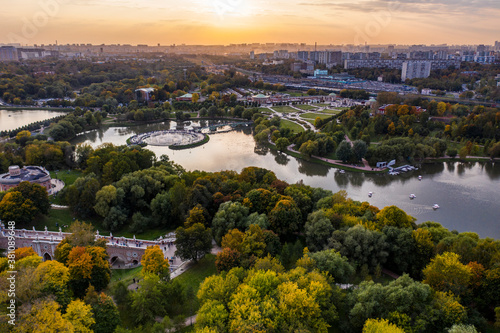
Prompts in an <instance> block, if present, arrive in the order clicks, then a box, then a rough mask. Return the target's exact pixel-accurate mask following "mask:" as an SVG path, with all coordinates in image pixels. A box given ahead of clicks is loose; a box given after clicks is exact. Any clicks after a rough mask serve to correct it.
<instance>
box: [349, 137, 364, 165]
mask: <svg viewBox="0 0 500 333" xmlns="http://www.w3.org/2000/svg"><path fill="white" fill-rule="evenodd" d="M367 151H368V148H367V146H366V142H364V141H361V140H357V141H354V143H353V147H352V153H353V155H354V156H355V157H356V159H357V160H358V161H360V160H361V159H363V158H364V157H365V155H366V152H367Z"/></svg>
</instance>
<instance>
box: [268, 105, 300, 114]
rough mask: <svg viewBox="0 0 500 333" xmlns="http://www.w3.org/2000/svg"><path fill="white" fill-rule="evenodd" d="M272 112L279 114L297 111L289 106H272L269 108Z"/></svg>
mask: <svg viewBox="0 0 500 333" xmlns="http://www.w3.org/2000/svg"><path fill="white" fill-rule="evenodd" d="M271 108H272V109H273V110H274V111H276V112H280V113H295V112H297V111H298V110H296V109H294V108H292V107H290V106H273V107H271Z"/></svg>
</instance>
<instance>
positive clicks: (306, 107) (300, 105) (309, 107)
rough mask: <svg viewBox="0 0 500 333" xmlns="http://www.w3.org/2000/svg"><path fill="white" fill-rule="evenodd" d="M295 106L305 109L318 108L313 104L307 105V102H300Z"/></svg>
mask: <svg viewBox="0 0 500 333" xmlns="http://www.w3.org/2000/svg"><path fill="white" fill-rule="evenodd" d="M295 107H297V108H299V109H302V110H305V111H309V110H316V109H317V107H315V106H312V105H307V104H299V105H295Z"/></svg>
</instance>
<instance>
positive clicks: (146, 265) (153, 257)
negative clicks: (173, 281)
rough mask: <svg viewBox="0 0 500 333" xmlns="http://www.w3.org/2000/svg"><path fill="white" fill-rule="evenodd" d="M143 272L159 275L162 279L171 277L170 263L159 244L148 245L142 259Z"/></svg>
mask: <svg viewBox="0 0 500 333" xmlns="http://www.w3.org/2000/svg"><path fill="white" fill-rule="evenodd" d="M141 264H142V273H143V274H144V275H146V274H154V275H158V276H159V277H160V278H161V279H168V278H169V277H170V265H169V264H168V260H167V259H165V258H164V255H163V251H162V250H161V249H160V247H159V246H158V245H155V246H148V248H147V249H146V251H144V254H143V255H142V259H141Z"/></svg>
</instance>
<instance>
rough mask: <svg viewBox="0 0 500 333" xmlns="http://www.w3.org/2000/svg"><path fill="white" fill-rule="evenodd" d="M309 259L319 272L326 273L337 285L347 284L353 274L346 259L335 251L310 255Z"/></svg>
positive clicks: (352, 269) (353, 270) (352, 268)
mask: <svg viewBox="0 0 500 333" xmlns="http://www.w3.org/2000/svg"><path fill="white" fill-rule="evenodd" d="M310 257H311V259H312V260H314V263H315V266H316V268H317V269H318V270H319V271H321V272H328V273H329V274H330V275H331V276H332V277H333V279H334V281H335V282H337V283H347V282H348V281H349V279H350V278H351V277H352V276H353V274H354V272H355V269H354V267H352V265H351V264H349V261H348V260H347V258H345V257H342V255H341V254H340V253H338V252H337V251H335V250H324V251H320V252H315V253H311V254H310Z"/></svg>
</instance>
